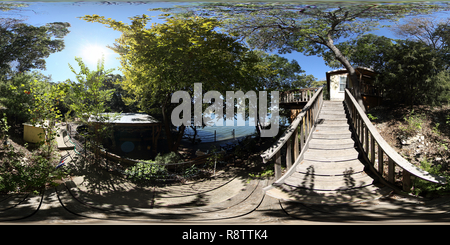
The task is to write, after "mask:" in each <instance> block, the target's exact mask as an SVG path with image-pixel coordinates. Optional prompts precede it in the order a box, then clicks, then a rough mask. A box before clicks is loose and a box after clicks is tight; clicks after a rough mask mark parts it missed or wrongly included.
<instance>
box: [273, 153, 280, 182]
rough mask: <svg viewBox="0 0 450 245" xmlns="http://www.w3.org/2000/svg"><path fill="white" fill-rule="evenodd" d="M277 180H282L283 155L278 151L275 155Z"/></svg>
mask: <svg viewBox="0 0 450 245" xmlns="http://www.w3.org/2000/svg"><path fill="white" fill-rule="evenodd" d="M274 168H275V180H278V179H279V178H281V154H280V151H278V152H277V153H276V154H275V166H274Z"/></svg>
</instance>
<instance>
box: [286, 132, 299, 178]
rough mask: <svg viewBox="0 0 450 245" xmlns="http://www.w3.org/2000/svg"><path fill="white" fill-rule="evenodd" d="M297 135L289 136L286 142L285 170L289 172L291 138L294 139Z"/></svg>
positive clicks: (290, 164)
mask: <svg viewBox="0 0 450 245" xmlns="http://www.w3.org/2000/svg"><path fill="white" fill-rule="evenodd" d="M296 136H297V134H294V135H291V137H290V138H289V139H288V141H287V142H286V170H289V169H290V168H291V166H292V140H291V139H292V137H296Z"/></svg>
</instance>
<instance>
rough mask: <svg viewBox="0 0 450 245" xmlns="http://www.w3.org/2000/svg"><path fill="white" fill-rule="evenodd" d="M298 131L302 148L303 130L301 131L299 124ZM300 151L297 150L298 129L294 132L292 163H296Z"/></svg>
mask: <svg viewBox="0 0 450 245" xmlns="http://www.w3.org/2000/svg"><path fill="white" fill-rule="evenodd" d="M300 130H301V132H302V133H301V137H302V138H300V143H301V144H302V147H303V142H302V140H303V130H302V129H301V124H300ZM300 149H301V148H300ZM300 149H299V145H298V127H297V128H296V129H295V131H294V162H295V161H297V158H298V156H299V155H300Z"/></svg>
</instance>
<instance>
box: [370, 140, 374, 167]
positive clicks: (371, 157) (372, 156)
mask: <svg viewBox="0 0 450 245" xmlns="http://www.w3.org/2000/svg"><path fill="white" fill-rule="evenodd" d="M370 162H371V163H372V166H375V138H374V137H373V135H370Z"/></svg>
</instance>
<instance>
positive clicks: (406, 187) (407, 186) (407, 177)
mask: <svg viewBox="0 0 450 245" xmlns="http://www.w3.org/2000/svg"><path fill="white" fill-rule="evenodd" d="M411 186H412V185H411V173H410V172H408V171H406V170H404V169H403V191H406V192H409V191H410V190H411Z"/></svg>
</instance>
